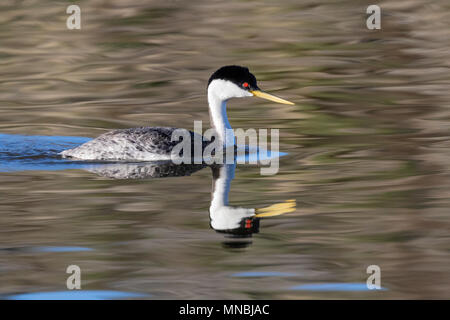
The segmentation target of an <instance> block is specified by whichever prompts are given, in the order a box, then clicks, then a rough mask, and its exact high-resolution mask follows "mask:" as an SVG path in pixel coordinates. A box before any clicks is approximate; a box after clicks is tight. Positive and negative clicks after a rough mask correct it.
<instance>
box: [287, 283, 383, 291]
mask: <svg viewBox="0 0 450 320" xmlns="http://www.w3.org/2000/svg"><path fill="white" fill-rule="evenodd" d="M290 290H299V291H380V290H386V289H385V288H381V289H378V290H376V289H374V290H370V289H369V288H367V284H366V283H345V282H343V283H339V282H336V283H311V284H302V285H298V286H293V287H291V288H290Z"/></svg>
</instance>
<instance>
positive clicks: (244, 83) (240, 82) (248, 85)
mask: <svg viewBox="0 0 450 320" xmlns="http://www.w3.org/2000/svg"><path fill="white" fill-rule="evenodd" d="M215 79H221V80H228V81H231V82H233V83H234V84H236V85H237V86H239V87H240V88H242V89H244V90H258V85H257V83H256V78H255V76H254V75H253V74H252V73H251V72H250V71H249V70H248V68H246V67H241V66H225V67H222V68H220V69H219V70H217V71H216V72H214V73H213V74H212V76H211V77H210V78H209V81H208V86H209V84H210V83H211V81H213V80H215Z"/></svg>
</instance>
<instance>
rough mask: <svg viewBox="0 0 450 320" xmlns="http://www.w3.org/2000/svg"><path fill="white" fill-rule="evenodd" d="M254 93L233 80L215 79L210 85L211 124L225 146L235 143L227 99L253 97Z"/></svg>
mask: <svg viewBox="0 0 450 320" xmlns="http://www.w3.org/2000/svg"><path fill="white" fill-rule="evenodd" d="M251 96H252V94H251V93H249V92H248V91H246V90H243V89H241V88H239V87H238V86H237V85H235V84H234V83H233V82H231V81H227V80H221V79H215V80H213V81H211V83H210V84H209V86H208V104H209V115H210V116H211V125H212V127H213V128H214V129H215V130H216V133H217V135H218V138H219V139H220V140H221V141H222V142H223V144H224V146H225V147H229V146H234V145H235V137H234V133H233V129H232V128H231V125H230V123H229V122H228V117H227V101H228V99H231V98H242V97H251Z"/></svg>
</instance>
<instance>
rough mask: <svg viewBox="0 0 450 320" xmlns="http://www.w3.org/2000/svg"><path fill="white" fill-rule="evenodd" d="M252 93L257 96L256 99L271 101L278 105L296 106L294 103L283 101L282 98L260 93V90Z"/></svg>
mask: <svg viewBox="0 0 450 320" xmlns="http://www.w3.org/2000/svg"><path fill="white" fill-rule="evenodd" d="M250 93H253V95H254V96H256V97H259V98H263V99H266V100H270V101H273V102H277V103H282V104H290V105H294V104H295V103H293V102H290V101H287V100H284V99H281V98H279V97H277V96H274V95H271V94H268V93H266V92H263V91H260V90H253V91H250Z"/></svg>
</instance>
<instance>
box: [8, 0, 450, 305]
mask: <svg viewBox="0 0 450 320" xmlns="http://www.w3.org/2000/svg"><path fill="white" fill-rule="evenodd" d="M78 4H79V5H80V7H81V10H82V30H80V31H75V30H74V31H69V30H67V29H66V25H65V19H66V17H67V15H66V14H65V9H66V7H67V2H66V1H46V0H40V1H37V0H30V1H12V0H9V1H2V2H1V4H0V43H1V46H0V70H1V72H0V84H1V90H0V171H1V172H0V226H1V229H0V230H1V232H0V283H1V285H0V294H1V296H2V297H4V298H11V299H34V298H49V297H50V298H68V299H70V298H79V297H85V298H93V299H114V298H149V299H167V298H175V299H178V298H184V299H193V298H208V299H212V298H224V299H232V298H233V299H259V298H264V299H303V298H355V297H356V298H364V299H379V298H448V296H449V292H450V281H449V280H450V277H449V274H450V272H449V268H448V266H449V264H450V258H449V249H450V247H449V243H450V241H449V240H450V239H449V229H450V224H449V209H450V201H449V196H450V193H449V191H448V190H450V179H449V178H450V171H449V163H450V151H449V150H450V139H449V135H450V134H449V129H450V122H449V119H450V111H449V108H450V90H449V89H450V76H449V65H450V51H449V46H450V40H449V39H450V31H449V30H450V28H449V25H450V22H449V21H450V6H449V4H448V1H433V2H427V1H419V0H412V1H397V2H392V1H390V2H387V1H384V2H380V3H378V4H379V5H380V6H381V8H382V30H381V31H371V30H367V29H366V27H365V18H366V14H365V10H366V8H367V6H368V5H369V4H372V3H371V1H356V2H355V1H345V0H343V1H330V2H328V3H325V2H321V1H312V0H307V1H293V0H292V1H274V0H273V1H232V2H224V1H210V0H209V1H206V0H200V1H195V2H189V4H187V3H186V2H182V1H147V0H145V1H144V0H141V1H139V0H134V1H131V0H130V1H124V0H121V1H119V0H116V1H107V2H106V1H100V0H90V1H81V0H80V1H78ZM226 64H241V65H246V66H248V67H249V68H250V69H251V71H252V72H253V73H254V74H255V75H256V77H257V78H258V80H259V83H260V86H261V87H262V88H263V89H265V90H267V91H269V92H271V93H274V94H277V95H279V96H282V97H283V98H286V99H289V100H292V101H294V102H295V103H296V105H295V106H286V105H279V104H273V103H270V102H265V101H263V100H259V99H256V98H255V99H239V100H237V99H236V100H233V101H231V102H230V104H229V108H228V109H229V111H228V115H229V117H230V122H231V124H232V126H233V127H235V128H239V127H240V128H256V129H258V128H279V129H280V151H282V152H285V153H288V154H287V155H286V156H284V157H281V158H280V170H279V173H278V174H277V175H273V176H261V175H260V168H259V167H258V166H246V165H238V166H237V167H236V168H229V169H230V172H232V171H233V172H234V180H233V181H232V183H231V188H230V191H229V195H228V196H229V200H230V205H232V206H237V207H243V208H250V209H252V208H265V207H269V208H274V207H270V206H275V207H276V206H277V205H278V206H281V207H283V208H292V205H293V203H296V205H295V210H294V211H292V210H290V209H289V210H287V211H289V212H287V213H285V214H282V215H278V216H273V217H268V218H261V219H255V220H254V221H253V222H252V223H253V224H252V227H251V228H248V229H249V230H250V231H249V230H247V231H248V232H247V233H246V235H247V237H244V238H238V237H236V235H234V236H233V237H232V235H231V234H229V233H224V232H217V231H216V230H215V229H214V226H215V224H214V221H210V214H209V212H208V210H209V207H210V202H211V192H212V181H213V177H214V176H215V175H214V174H215V172H214V169H211V168H207V167H206V168H191V169H192V170H191V171H183V173H185V174H183V175H180V176H178V177H170V178H164V177H161V178H146V179H136V175H139V174H142V173H143V172H144V173H145V174H149V173H152V174H153V173H154V172H155V171H154V168H153V167H149V166H144V167H142V166H141V165H140V166H137V167H136V166H134V167H133V166H131V165H129V166H128V167H127V168H126V169H123V167H121V168H119V169H118V168H113V169H111V167H108V166H107V164H106V166H107V167H106V168H105V164H101V163H88V164H87V163H82V162H81V163H80V162H76V161H75V162H72V161H68V160H62V159H60V158H59V157H57V156H56V152H57V151H58V150H62V149H63V148H65V147H72V146H73V145H77V144H80V143H82V142H84V141H87V140H88V139H89V138H92V137H95V136H97V135H99V134H101V133H103V132H105V131H107V130H110V129H112V128H127V127H137V126H146V125H164V126H176V127H184V128H188V129H192V127H193V121H194V120H203V121H204V123H209V122H208V121H209V117H208V113H207V107H206V96H205V94H206V81H207V79H208V77H209V75H210V74H211V73H212V72H213V71H214V70H216V69H217V68H218V67H219V66H222V65H226ZM102 166H103V167H102ZM168 170H172V168H169V169H168ZM164 172H167V171H163V172H162V174H164ZM227 172H228V171H227ZM137 173H139V174H137ZM124 174H125V175H126V176H124ZM216 174H217V172H216ZM117 175H120V178H121V179H116V178H117ZM219 176H220V175H219ZM216 177H217V175H216ZM294 200H295V202H292V201H294ZM276 208H279V207H276ZM246 223H247V222H245V224H246ZM252 232H253V234H252ZM241 236H242V235H241ZM73 264H75V265H78V266H80V268H81V270H82V289H83V291H79V292H78V293H67V292H66V291H65V290H66V279H67V277H68V276H69V275H68V274H66V273H65V271H66V268H67V266H69V265H73ZM369 265H378V266H380V268H381V285H382V287H383V289H384V290H381V291H372V290H367V288H366V287H365V282H366V279H367V277H368V274H367V273H366V268H367V266H369Z"/></svg>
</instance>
